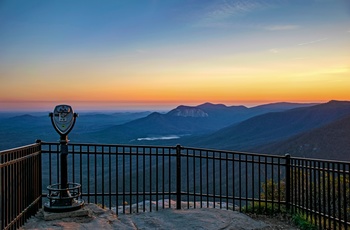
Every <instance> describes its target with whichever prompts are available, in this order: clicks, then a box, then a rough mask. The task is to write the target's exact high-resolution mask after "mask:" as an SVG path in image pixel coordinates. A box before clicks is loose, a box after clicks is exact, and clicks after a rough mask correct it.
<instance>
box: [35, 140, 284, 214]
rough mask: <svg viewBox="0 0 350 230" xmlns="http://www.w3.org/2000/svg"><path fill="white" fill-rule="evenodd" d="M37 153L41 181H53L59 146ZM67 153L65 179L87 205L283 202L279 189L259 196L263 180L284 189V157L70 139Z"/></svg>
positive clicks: (263, 205)
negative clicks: (77, 187) (78, 188)
mask: <svg viewBox="0 0 350 230" xmlns="http://www.w3.org/2000/svg"><path fill="white" fill-rule="evenodd" d="M42 152H43V162H44V165H47V166H48V167H46V168H45V169H43V170H44V171H43V175H47V176H43V185H48V184H53V183H58V180H59V170H58V166H59V157H58V153H59V144H57V143H45V142H43V143H42ZM69 152H70V154H69V157H68V162H69V175H70V178H69V181H71V182H77V183H80V184H81V185H82V193H83V198H84V199H85V200H86V201H87V202H88V203H89V202H93V203H99V204H101V205H102V206H106V207H108V208H116V211H117V212H119V211H120V212H123V213H125V212H139V211H145V209H146V208H147V207H146V203H145V202H146V201H148V203H147V204H148V205H150V206H149V207H148V208H149V209H150V211H152V209H156V210H158V209H159V208H170V207H172V205H173V206H174V207H177V208H181V207H187V208H190V207H194V208H196V207H208V206H213V207H214V208H216V207H219V208H226V209H229V208H231V209H236V210H241V211H242V210H244V209H246V208H247V207H249V208H250V209H251V210H252V211H255V210H262V209H266V210H270V211H272V212H279V211H281V209H283V207H284V206H285V205H286V201H285V200H284V199H282V196H281V193H282V192H278V193H277V194H273V195H272V197H269V196H267V195H265V196H264V195H263V194H265V193H266V192H267V191H268V190H269V188H268V186H269V183H272V184H273V185H272V186H274V185H275V186H276V188H277V189H279V191H282V189H285V187H284V184H285V178H286V177H285V175H286V170H285V169H286V159H287V158H286V157H284V156H271V155H261V154H251V153H240V152H232V151H219V150H209V149H199V148H185V147H181V146H174V147H164V146H127V145H102V144H75V143H71V144H69ZM45 192H46V191H44V193H45ZM171 201H173V202H171ZM140 202H141V203H140ZM152 202H153V203H154V207H153V206H152V205H151V203H152ZM133 204H134V205H133ZM117 207H119V208H120V210H118V208H117ZM140 207H142V208H140Z"/></svg>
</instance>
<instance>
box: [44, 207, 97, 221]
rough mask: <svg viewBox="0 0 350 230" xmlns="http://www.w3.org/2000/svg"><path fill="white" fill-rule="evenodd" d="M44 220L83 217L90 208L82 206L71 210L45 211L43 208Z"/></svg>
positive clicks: (87, 214)
mask: <svg viewBox="0 0 350 230" xmlns="http://www.w3.org/2000/svg"><path fill="white" fill-rule="evenodd" d="M43 215H44V220H59V219H62V218H72V217H83V216H89V215H90V210H89V209H88V208H87V207H83V208H81V209H79V210H75V211H71V212H47V211H44V210H43Z"/></svg>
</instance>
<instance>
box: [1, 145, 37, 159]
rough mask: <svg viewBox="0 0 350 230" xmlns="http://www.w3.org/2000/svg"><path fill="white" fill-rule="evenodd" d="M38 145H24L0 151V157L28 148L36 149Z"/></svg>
mask: <svg viewBox="0 0 350 230" xmlns="http://www.w3.org/2000/svg"><path fill="white" fill-rule="evenodd" d="M38 145H40V143H33V144H29V145H24V146H20V147H16V148H12V149H6V150H2V151H0V156H1V155H6V154H9V153H11V152H16V151H21V150H23V149H28V148H31V147H37V146H38Z"/></svg>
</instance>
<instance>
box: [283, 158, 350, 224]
mask: <svg viewBox="0 0 350 230" xmlns="http://www.w3.org/2000/svg"><path fill="white" fill-rule="evenodd" d="M349 169H350V162H338V161H325V160H316V159H305V158H291V162H290V171H291V174H290V206H291V211H292V213H299V214H301V215H303V216H304V218H305V219H307V220H308V221H309V222H311V223H313V224H314V225H316V226H318V227H319V228H321V229H348V228H349V226H350V222H349V221H350V170H349Z"/></svg>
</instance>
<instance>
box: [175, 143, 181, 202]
mask: <svg viewBox="0 0 350 230" xmlns="http://www.w3.org/2000/svg"><path fill="white" fill-rule="evenodd" d="M176 209H181V145H176Z"/></svg>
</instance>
